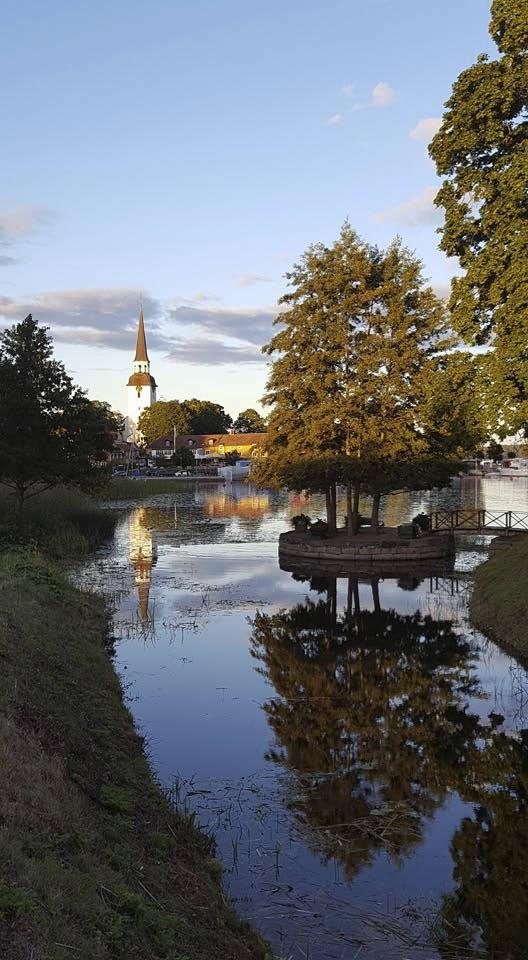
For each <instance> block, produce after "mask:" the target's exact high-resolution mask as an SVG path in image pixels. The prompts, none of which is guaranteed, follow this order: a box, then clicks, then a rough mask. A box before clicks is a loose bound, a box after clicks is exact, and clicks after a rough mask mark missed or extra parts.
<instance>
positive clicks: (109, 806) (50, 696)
mask: <svg viewBox="0 0 528 960" xmlns="http://www.w3.org/2000/svg"><path fill="white" fill-rule="evenodd" d="M0 610H1V611H2V616H1V618H0V659H1V664H2V669H1V675H0V769H1V770H2V787H1V789H0V824H1V829H0V868H1V869H0V956H1V957H2V958H4V960H19V958H26V957H33V958H34V960H44V958H45V960H66V958H69V960H71V957H80V958H83V960H88V958H89V960H94V958H100V960H104V958H108V960H110V958H111V960H120V958H122V960H125V958H126V960H134V958H138V960H139V958H141V960H155V958H160V960H161V958H166V960H169V958H170V960H212V958H217V957H218V958H225V960H228V958H233V960H235V958H237V960H238V958H240V960H249V958H252V960H254V958H263V957H264V956H265V951H264V949H263V946H262V944H261V943H260V941H258V939H257V937H256V936H255V935H254V934H253V933H252V932H251V931H250V929H249V928H248V927H246V926H245V925H243V924H241V922H240V921H239V920H238V919H237V918H236V916H235V915H234V913H233V912H232V911H231V909H230V907H228V906H226V904H225V901H224V898H223V896H222V892H221V887H220V884H219V874H220V872H221V868H220V865H219V864H218V862H217V861H216V860H215V859H214V853H213V850H212V845H211V843H210V841H209V840H208V839H207V838H206V837H205V835H204V834H203V833H201V832H199V831H197V830H196V829H195V827H194V826H193V824H192V823H191V822H190V821H189V820H188V819H185V818H184V817H182V816H180V815H179V814H177V813H176V812H175V811H174V810H173V809H172V808H171V806H170V804H169V803H168V802H167V801H166V799H165V798H164V796H163V795H162V793H161V791H160V789H159V787H158V786H157V785H156V783H155V782H154V780H153V777H152V774H151V771H150V768H149V765H148V763H147V760H146V757H145V754H144V750H143V743H142V740H141V739H140V738H139V737H138V736H137V735H136V733H135V730H134V726H133V723H132V718H131V716H130V714H129V712H128V710H127V709H126V707H125V706H124V704H123V699H122V690H121V686H120V683H119V680H118V678H117V676H116V674H115V671H114V669H113V666H112V662H111V659H110V657H109V655H108V649H107V644H108V621H107V613H106V611H105V608H104V606H103V603H102V601H100V600H99V599H98V598H97V597H95V596H92V595H89V594H86V593H82V592H81V591H79V590H77V589H76V588H75V587H73V586H72V585H71V584H70V583H69V582H68V581H67V580H66V579H65V577H64V575H63V574H62V572H61V571H60V570H58V569H57V568H56V567H54V566H52V565H51V564H50V563H49V561H46V560H43V559H42V558H39V557H38V556H35V555H34V554H30V552H29V551H22V550H18V551H12V552H11V553H7V554H4V555H3V556H2V557H1V559H0Z"/></svg>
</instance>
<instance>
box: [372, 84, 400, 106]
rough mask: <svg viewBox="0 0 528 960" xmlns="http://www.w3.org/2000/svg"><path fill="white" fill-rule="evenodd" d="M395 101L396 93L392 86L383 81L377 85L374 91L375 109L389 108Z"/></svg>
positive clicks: (373, 102) (373, 101)
mask: <svg viewBox="0 0 528 960" xmlns="http://www.w3.org/2000/svg"><path fill="white" fill-rule="evenodd" d="M395 99H396V91H395V90H393V89H392V87H391V86H390V84H388V83H385V82H384V81H383V80H382V81H381V83H377V84H376V86H375V87H374V89H373V91H372V106H373V107H388V106H389V104H391V103H392V102H393V101H394V100H395Z"/></svg>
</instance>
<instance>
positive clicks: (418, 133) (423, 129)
mask: <svg viewBox="0 0 528 960" xmlns="http://www.w3.org/2000/svg"><path fill="white" fill-rule="evenodd" d="M441 126H442V121H441V119H440V117H424V119H423V120H419V121H418V123H417V124H416V126H415V127H413V129H412V130H411V132H410V134H409V136H410V138H411V140H422V141H423V142H424V143H430V142H431V140H432V139H433V137H434V135H435V134H436V133H438V131H439V129H440V127H441Z"/></svg>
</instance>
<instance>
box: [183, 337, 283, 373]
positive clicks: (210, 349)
mask: <svg viewBox="0 0 528 960" xmlns="http://www.w3.org/2000/svg"><path fill="white" fill-rule="evenodd" d="M168 359H169V360H174V361H175V362H177V363H183V364H193V365H198V366H226V365H230V364H236V365H240V364H241V363H257V364H265V363H266V362H267V358H266V357H265V356H264V355H263V354H262V352H261V351H260V350H259V349H258V347H252V346H250V345H249V344H246V345H245V346H241V347H239V346H233V345H232V344H228V343H223V342H222V341H221V340H213V339H211V337H191V338H189V339H184V338H176V339H174V341H173V345H172V348H171V351H170V353H169V355H168Z"/></svg>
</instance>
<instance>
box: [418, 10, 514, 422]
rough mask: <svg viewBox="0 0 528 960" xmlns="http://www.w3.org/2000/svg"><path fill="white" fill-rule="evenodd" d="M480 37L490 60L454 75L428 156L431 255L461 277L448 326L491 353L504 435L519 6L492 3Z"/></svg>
mask: <svg viewBox="0 0 528 960" xmlns="http://www.w3.org/2000/svg"><path fill="white" fill-rule="evenodd" d="M490 33H491V36H492V38H493V40H494V41H495V43H496V45H497V47H498V51H499V56H498V57H497V58H496V59H493V60H490V59H489V57H488V56H487V55H484V54H483V55H481V56H479V57H478V58H477V62H476V63H475V64H474V65H473V66H471V67H470V68H469V69H467V70H464V71H463V72H462V73H461V74H460V76H459V77H458V79H457V81H456V82H455V84H454V86H453V91H452V94H451V97H450V98H449V100H448V101H447V104H446V111H445V113H444V117H443V122H442V126H441V128H440V130H439V132H438V133H437V135H436V136H435V138H434V139H433V141H432V143H431V146H430V153H431V156H432V158H433V160H435V162H436V166H437V170H438V173H439V175H440V176H441V177H443V178H444V183H443V185H442V187H441V189H440V191H439V193H438V195H437V198H436V203H437V204H438V205H439V206H442V207H443V208H444V212H445V224H444V226H443V228H442V229H441V231H440V232H441V235H442V240H441V247H442V249H443V250H444V251H445V252H446V253H447V255H448V256H450V257H457V258H458V259H459V262H460V265H461V267H462V268H463V270H464V273H463V275H462V276H460V277H457V278H455V280H454V281H453V285H452V293H451V299H450V309H451V315H452V322H453V325H454V327H455V328H456V330H457V331H458V332H459V333H460V334H461V335H462V336H463V337H464V338H465V339H466V341H467V342H469V343H473V344H477V345H480V344H491V345H493V350H492V352H491V353H490V354H489V356H488V358H487V360H486V364H487V372H486V381H487V382H488V383H489V384H491V387H492V390H491V396H492V398H493V401H492V406H493V407H494V414H495V418H496V422H497V423H498V426H499V429H500V432H501V433H502V434H503V435H506V434H507V433H508V432H512V431H516V430H517V429H519V428H521V427H526V425H527V424H528V260H527V257H526V250H527V249H528V215H527V196H528V4H527V3H526V0H493V3H492V7H491V23H490Z"/></svg>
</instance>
